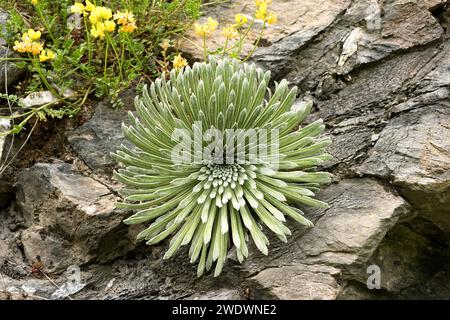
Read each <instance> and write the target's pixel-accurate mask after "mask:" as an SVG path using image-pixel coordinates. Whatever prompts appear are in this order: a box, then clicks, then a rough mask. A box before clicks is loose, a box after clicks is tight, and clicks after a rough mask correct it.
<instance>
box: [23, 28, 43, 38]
mask: <svg viewBox="0 0 450 320" xmlns="http://www.w3.org/2000/svg"><path fill="white" fill-rule="evenodd" d="M40 38H41V32H40V31H34V30H33V29H28V31H27V32H25V33H24V34H22V40H24V41H25V40H27V39H30V40H31V41H35V40H39V39H40Z"/></svg>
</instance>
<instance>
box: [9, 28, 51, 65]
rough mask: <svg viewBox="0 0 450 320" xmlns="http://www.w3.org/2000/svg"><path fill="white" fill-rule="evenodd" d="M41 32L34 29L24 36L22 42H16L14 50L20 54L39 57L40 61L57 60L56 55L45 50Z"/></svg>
mask: <svg viewBox="0 0 450 320" xmlns="http://www.w3.org/2000/svg"><path fill="white" fill-rule="evenodd" d="M40 39H41V32H40V31H35V30H33V29H28V31H26V32H24V33H23V34H22V41H16V42H15V43H14V47H13V49H14V50H15V51H17V52H20V53H31V54H32V55H33V56H39V61H41V62H45V61H47V60H52V59H54V58H55V54H54V53H53V52H52V51H50V50H44V44H43V43H42V42H40V41H39V40H40Z"/></svg>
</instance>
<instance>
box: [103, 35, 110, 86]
mask: <svg viewBox="0 0 450 320" xmlns="http://www.w3.org/2000/svg"><path fill="white" fill-rule="evenodd" d="M108 48H109V43H108V41H106V49H105V65H104V67H103V79H105V80H106V66H107V64H108Z"/></svg>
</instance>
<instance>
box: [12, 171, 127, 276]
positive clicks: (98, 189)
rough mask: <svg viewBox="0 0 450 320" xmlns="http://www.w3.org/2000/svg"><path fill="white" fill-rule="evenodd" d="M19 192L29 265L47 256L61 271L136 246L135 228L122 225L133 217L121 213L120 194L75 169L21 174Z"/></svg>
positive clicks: (51, 268)
mask: <svg viewBox="0 0 450 320" xmlns="http://www.w3.org/2000/svg"><path fill="white" fill-rule="evenodd" d="M17 188H18V193H17V204H18V205H19V208H20V211H21V213H22V215H23V217H24V219H25V221H26V225H27V226H29V228H28V229H26V230H25V231H24V232H23V235H22V242H23V245H24V251H25V254H26V256H27V258H28V260H29V261H31V260H32V259H34V258H35V257H36V256H37V255H41V256H42V257H43V261H44V263H46V261H45V260H44V258H45V259H46V260H47V263H46V265H47V266H48V267H49V271H61V270H62V269H63V268H66V267H67V266H69V265H70V264H82V263H86V262H88V261H90V260H92V259H94V258H96V259H100V261H102V260H108V259H111V258H114V257H115V256H121V255H123V254H124V253H126V252H128V251H129V250H131V249H132V248H134V245H135V243H134V238H135V232H134V231H133V230H134V229H133V228H128V227H127V226H125V225H124V224H123V223H122V220H123V219H124V218H125V217H126V216H127V214H128V213H127V211H124V210H116V209H115V202H116V200H117V198H116V196H115V195H113V194H112V193H111V192H110V191H109V189H108V188H107V187H105V186H104V185H102V184H100V183H99V182H97V181H95V180H94V179H92V178H89V177H86V176H83V175H81V174H79V173H78V172H75V171H73V170H72V167H71V166H70V165H68V164H65V163H55V164H48V163H38V164H36V165H34V166H33V167H32V168H30V169H26V170H25V171H23V172H22V173H21V174H20V176H19V181H18V183H17Z"/></svg>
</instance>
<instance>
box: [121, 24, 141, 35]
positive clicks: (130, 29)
mask: <svg viewBox="0 0 450 320" xmlns="http://www.w3.org/2000/svg"><path fill="white" fill-rule="evenodd" d="M136 29H137V26H136V23H134V22H128V23H125V24H123V25H122V26H121V27H120V29H119V31H121V32H128V33H132V32H134V30H136Z"/></svg>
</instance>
